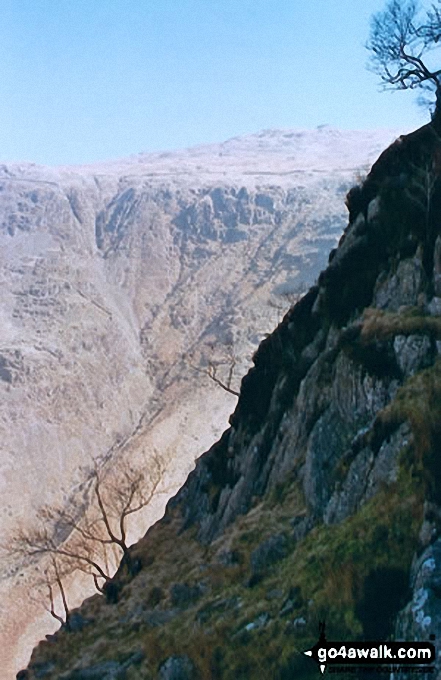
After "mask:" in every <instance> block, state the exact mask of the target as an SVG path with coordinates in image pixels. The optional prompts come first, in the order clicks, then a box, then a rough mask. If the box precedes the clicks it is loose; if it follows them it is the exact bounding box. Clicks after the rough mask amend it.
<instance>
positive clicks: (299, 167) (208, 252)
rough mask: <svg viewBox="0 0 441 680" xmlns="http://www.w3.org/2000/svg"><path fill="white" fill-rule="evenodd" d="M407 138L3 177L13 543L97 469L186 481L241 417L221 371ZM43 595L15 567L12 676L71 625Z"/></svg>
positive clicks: (241, 362)
mask: <svg viewBox="0 0 441 680" xmlns="http://www.w3.org/2000/svg"><path fill="white" fill-rule="evenodd" d="M392 138H393V135H391V133H384V132H373V133H365V132H360V133H352V132H345V133H342V132H338V131H336V130H332V129H329V128H326V127H325V128H321V129H318V130H315V131H312V132H302V131H300V132H298V131H271V130H270V131H266V132H263V133H259V134H257V135H250V136H248V137H244V138H238V139H233V140H229V141H228V142H225V143H223V144H219V145H213V146H209V147H199V148H197V149H190V150H187V151H184V152H176V153H167V154H150V155H146V154H142V155H140V156H136V157H134V158H132V159H128V160H127V161H119V162H115V163H107V164H101V165H97V166H95V167H84V168H82V167H77V168H56V169H50V168H41V167H38V166H35V165H32V164H22V165H11V166H1V168H0V215H1V222H0V243H1V248H0V285H1V287H2V297H1V303H0V319H1V343H0V393H1V409H0V432H1V437H0V442H1V443H0V480H1V488H2V500H3V503H2V508H1V510H0V512H1V525H2V535H3V536H5V535H6V536H7V535H8V533H11V532H12V533H13V532H14V529H15V528H16V526H17V522H18V520H21V521H22V522H23V523H24V524H25V525H26V523H27V522H29V521H30V520H32V517H33V514H34V512H35V509H36V508H38V507H39V506H40V505H41V504H43V503H52V504H57V503H64V502H66V501H67V499H72V498H75V490H76V489H78V487H79V485H80V484H81V483H82V481H83V478H82V476H81V475H82V474H83V473H82V472H81V466H82V465H84V464H90V459H91V458H92V457H93V458H97V459H99V460H104V459H106V460H111V459H112V457H113V456H116V455H118V456H122V455H124V456H128V457H130V459H133V458H136V457H137V456H138V455H140V454H141V453H142V452H143V451H146V450H154V449H156V450H157V451H158V452H160V454H161V456H162V458H163V460H165V461H166V463H167V475H166V479H164V487H163V491H167V493H168V495H170V489H177V488H178V486H179V485H180V484H182V482H183V481H184V479H185V477H186V476H187V474H188V472H189V470H190V469H191V467H192V465H193V461H194V458H195V457H196V456H198V455H200V454H201V453H202V452H203V451H204V450H206V449H207V448H208V446H209V445H211V443H212V442H213V441H214V440H215V439H216V438H217V437H218V436H219V435H220V434H221V432H222V431H223V430H224V429H225V426H226V423H227V418H228V415H229V413H231V410H232V408H233V406H234V398H233V397H231V395H228V394H226V393H225V392H224V391H222V390H221V389H219V388H217V387H216V386H215V385H214V384H213V383H211V382H210V380H208V379H207V377H206V375H205V373H204V371H205V367H206V365H207V360H213V361H214V362H221V363H222V361H225V356H224V350H226V351H227V361H228V352H229V351H230V350H232V351H233V353H234V355H235V357H236V361H237V372H236V376H238V375H239V373H240V372H242V374H243V372H244V371H245V369H246V366H247V364H248V359H247V357H248V356H249V355H250V354H251V353H252V352H253V351H254V350H255V348H256V347H257V345H258V343H259V341H260V340H261V339H262V338H263V337H264V335H265V333H266V332H268V331H270V330H272V328H274V326H275V324H276V323H277V322H278V320H280V319H281V317H282V316H283V313H284V310H286V309H287V308H288V307H289V301H287V297H288V298H289V296H292V295H296V294H299V293H301V292H303V291H304V290H305V287H306V288H307V287H308V286H309V285H310V284H311V283H313V282H314V280H315V279H316V277H317V275H318V273H319V271H320V270H321V268H323V266H324V264H325V261H326V257H327V254H328V252H329V250H330V248H331V247H333V246H334V245H335V244H336V242H337V240H338V238H339V237H340V235H341V232H342V230H343V227H344V223H345V208H344V205H343V199H344V195H345V194H346V192H347V190H348V188H349V186H351V184H352V183H353V180H354V175H355V173H356V172H357V171H358V170H360V168H361V167H362V166H364V165H365V164H366V163H368V162H369V161H370V160H371V161H372V160H373V159H374V158H375V157H376V155H378V153H379V151H380V149H381V148H383V147H384V145H385V143H386V140H387V142H389V141H390V140H391V139H392ZM213 345H214V346H215V350H214V351H215V354H214V356H213V355H212V354H211V352H212V351H213V349H212V348H213ZM221 369H222V367H221V366H220V368H219V370H221ZM207 403H209V404H210V410H211V411H212V413H213V416H212V417H210V418H207V406H206V405H207ZM245 496H246V495H245ZM245 496H244V499H243V502H244V503H245V504H247V503H248V500H247V499H246V497H245ZM164 498H166V495H165V494H163V495H162V496H160V498H159V500H158V502H157V504H156V505H155V506H154V507H153V508H152V509H151V515H150V516H149V517H144V518H143V519H142V526H143V527H144V531H145V526H146V523H147V522H150V521H152V519H154V518H155V517H158V516H160V514H161V511H162V510H163V507H164ZM161 504H162V505H161ZM244 507H245V506H244ZM229 512H230V511H229ZM213 521H214V522H215V520H213ZM144 531H142V532H139V534H138V536H139V535H141V533H144ZM206 531H207V532H208V529H207V530H206ZM208 533H210V532H208ZM208 533H207V536H208ZM32 583H33V581H32V570H31V571H29V570H26V569H24V568H23V565H19V566H18V565H17V564H16V563H15V562H14V561H9V562H8V561H6V562H5V563H4V564H2V579H1V582H0V593H1V597H0V600H1V604H0V639H1V644H0V667H1V668H2V672H3V673H4V677H7V676H9V677H12V674H13V673H12V670H11V666H12V667H14V666H13V664H14V663H18V662H19V663H20V666H21V665H23V664H24V663H25V660H26V659H27V658H28V657H29V652H30V647H28V648H26V647H25V646H24V642H23V640H24V641H25V642H26V644H27V645H29V639H33V641H36V640H37V639H40V638H41V637H42V636H43V635H44V633H45V632H49V631H50V628H49V626H53V622H52V621H50V619H49V621H50V623H49V624H48V619H46V620H45V621H42V620H41V619H40V618H39V616H40V614H39V612H40V609H39V606H37V605H35V603H34V604H32V603H30V602H29V600H28V599H27V595H26V593H27V592H28V591H31V593H32ZM83 586H84V584H81V586H80V588H81V589H82V588H83ZM84 595H85V593H84V591H83V592H82V593H80V594H79V595H78V594H77V595H76V597H77V598H78V597H81V599H84ZM70 599H71V601H72V600H73V601H75V600H74V594H73V593H71V594H70ZM16 670H17V666H15V671H16Z"/></svg>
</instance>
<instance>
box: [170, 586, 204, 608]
mask: <svg viewBox="0 0 441 680" xmlns="http://www.w3.org/2000/svg"><path fill="white" fill-rule="evenodd" d="M203 591H204V588H203V587H202V586H200V585H194V586H189V585H188V584H187V583H174V584H173V585H172V587H171V588H170V599H171V603H172V606H173V607H178V608H180V609H186V608H187V607H190V606H191V605H192V604H195V603H196V602H197V601H198V600H199V598H200V597H201V595H202V593H203Z"/></svg>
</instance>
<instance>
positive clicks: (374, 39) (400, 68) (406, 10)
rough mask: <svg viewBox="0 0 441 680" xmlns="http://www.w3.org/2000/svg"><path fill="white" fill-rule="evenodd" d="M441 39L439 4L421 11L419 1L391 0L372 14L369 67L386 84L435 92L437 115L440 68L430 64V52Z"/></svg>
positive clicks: (391, 86)
mask: <svg viewBox="0 0 441 680" xmlns="http://www.w3.org/2000/svg"><path fill="white" fill-rule="evenodd" d="M437 4H438V5H439V4H440V0H438V3H437ZM440 38H441V9H440V8H439V7H438V6H436V4H432V6H431V9H429V10H427V11H426V12H424V13H420V10H419V5H418V3H417V2H416V0H390V1H389V2H388V3H387V5H386V8H385V10H384V11H382V12H378V13H376V14H374V16H373V17H372V19H371V31H370V38H369V41H368V43H367V45H366V47H367V48H368V49H369V50H370V51H371V52H372V55H371V59H370V68H371V70H372V71H374V72H375V73H377V74H378V75H379V76H380V78H381V81H382V82H383V84H384V87H385V88H392V89H399V90H407V89H414V88H423V89H426V90H430V91H432V92H435V93H436V109H435V114H437V113H438V111H439V109H440V107H441V69H433V68H432V67H431V66H429V63H430V58H429V61H428V57H427V55H428V53H429V52H430V51H431V50H433V49H435V48H436V47H437V43H438V42H439V40H440Z"/></svg>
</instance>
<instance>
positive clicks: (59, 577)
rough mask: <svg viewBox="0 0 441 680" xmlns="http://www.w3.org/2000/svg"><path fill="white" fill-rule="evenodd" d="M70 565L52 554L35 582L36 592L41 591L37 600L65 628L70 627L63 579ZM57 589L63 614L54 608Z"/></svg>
mask: <svg viewBox="0 0 441 680" xmlns="http://www.w3.org/2000/svg"><path fill="white" fill-rule="evenodd" d="M70 566H71V565H70V564H67V563H65V564H64V565H61V564H60V561H59V559H57V558H56V557H54V556H53V555H52V556H51V558H50V563H49V565H48V566H47V567H46V568H45V569H44V571H43V574H42V577H41V578H40V579H39V581H37V583H36V590H37V593H39V592H41V595H40V598H39V601H41V602H43V606H44V609H45V610H46V611H47V612H48V614H50V615H51V616H52V618H54V619H55V620H56V621H58V622H59V623H61V625H62V626H64V627H65V628H66V629H67V630H69V627H70V609H69V606H68V603H67V595H66V590H65V587H64V583H63V579H64V578H65V577H66V576H67V575H68V574H70V573H71V569H70ZM57 590H58V593H59V596H60V599H61V604H62V608H63V614H58V613H57V610H56V597H57V596H56V591H57ZM33 599H36V598H35V597H34V598H33Z"/></svg>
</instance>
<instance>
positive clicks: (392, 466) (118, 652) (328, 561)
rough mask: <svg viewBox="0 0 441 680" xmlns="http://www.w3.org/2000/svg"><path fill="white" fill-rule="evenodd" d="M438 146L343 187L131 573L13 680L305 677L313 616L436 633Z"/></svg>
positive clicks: (339, 629)
mask: <svg viewBox="0 0 441 680" xmlns="http://www.w3.org/2000/svg"><path fill="white" fill-rule="evenodd" d="M440 154H441V142H440V139H439V137H438V135H437V134H436V133H435V131H434V130H433V128H432V126H431V125H427V126H425V127H424V128H422V129H420V130H418V131H417V132H415V133H412V134H410V135H408V136H405V137H402V138H401V139H400V140H398V141H397V142H396V143H395V144H393V145H392V146H391V147H390V148H388V149H387V150H386V151H385V152H384V153H383V154H382V155H381V157H380V158H379V160H378V161H377V162H376V163H375V165H374V166H373V168H372V171H371V172H370V174H369V176H368V177H367V179H366V181H365V182H364V183H362V184H361V185H360V186H357V187H355V188H353V189H352V190H351V191H350V192H349V194H348V198H347V205H348V208H349V213H350V221H349V226H348V227H347V228H346V230H345V233H344V235H343V237H342V239H341V241H340V244H339V247H338V248H337V249H336V250H334V251H332V252H331V255H330V258H329V265H328V267H327V268H326V269H325V270H324V271H323V272H322V274H321V275H320V277H319V279H318V283H317V285H315V286H313V287H312V288H311V289H310V290H309V292H308V293H307V294H306V295H305V296H304V297H303V298H302V299H301V300H300V301H299V302H298V303H297V304H296V305H295V306H294V307H293V308H292V309H291V310H290V311H289V312H288V313H287V314H286V316H285V317H284V319H283V321H282V322H281V323H280V325H279V326H278V327H277V329H276V330H275V331H274V332H273V333H272V334H271V335H270V336H269V337H268V338H267V339H265V340H264V341H263V342H262V343H261V345H260V347H259V349H258V351H257V352H256V354H255V356H254V360H253V361H254V365H253V368H252V369H251V370H250V371H249V373H248V374H247V375H246V376H245V378H244V379H243V381H242V386H241V392H240V398H239V401H238V404H237V408H236V410H235V412H234V414H233V415H232V416H231V419H230V424H231V426H230V428H229V429H228V430H227V431H226V432H225V433H224V435H223V436H222V437H221V439H220V440H219V441H218V442H217V443H216V444H215V445H214V446H213V447H212V448H211V449H210V450H209V451H208V452H207V453H206V454H204V455H203V456H202V457H201V459H200V460H199V461H198V463H197V466H196V469H195V470H194V471H193V472H192V473H191V474H190V476H189V478H188V480H187V482H186V483H185V485H184V486H183V488H182V489H181V490H180V491H179V493H178V494H177V495H176V497H175V498H174V499H172V500H171V501H170V502H169V503H168V506H167V511H166V514H165V517H164V518H163V519H162V520H161V521H160V522H158V523H157V524H156V525H155V526H154V527H152V528H151V529H150V530H149V531H148V532H147V534H146V536H145V538H144V539H142V540H141V541H140V542H139V543H138V544H137V545H135V546H134V547H133V549H132V555H133V557H134V558H136V559H137V564H138V566H139V572H138V573H137V574H136V575H135V576H133V574H132V575H130V574H128V573H127V568H126V566H125V565H124V564H122V565H121V567H120V569H119V571H118V573H117V574H116V576H115V578H114V580H113V583H112V587H110V588H109V590H108V592H107V597H102V596H94V597H92V598H90V599H89V600H87V601H86V602H84V604H83V605H82V607H81V608H80V609H79V610H78V612H77V613H76V617H77V623H78V625H77V626H76V630H75V631H74V632H66V631H64V630H60V631H59V632H58V633H56V635H54V636H52V637H50V639H48V640H46V641H45V642H42V643H40V645H39V646H38V647H37V648H36V650H35V651H34V654H33V656H32V659H31V663H30V665H29V667H28V669H27V670H26V671H22V673H21V674H19V676H17V677H19V678H21V679H22V680H24V679H25V678H26V679H29V680H31V679H32V680H33V679H34V678H35V679H36V678H45V679H47V680H52V679H55V678H57V679H63V680H74V679H77V680H79V679H80V678H95V677H96V678H98V677H99V678H108V679H110V678H117V677H118V678H119V677H121V678H122V677H124V678H126V679H127V680H131V679H135V678H146V679H147V678H152V679H153V678H154V679H155V680H156V679H158V680H172V679H176V678H180V679H188V680H190V679H197V678H199V679H203V680H205V679H209V678H222V679H223V680H238V679H239V678H243V679H245V678H247V679H248V678H254V677H265V678H278V679H282V678H288V677H289V678H291V677H296V678H307V677H315V676H316V673H317V669H316V666H315V664H314V663H313V662H312V661H311V660H309V659H307V658H306V657H304V656H302V655H301V651H302V650H304V649H307V648H308V647H310V646H311V645H312V644H314V643H315V642H316V640H317V633H318V626H317V624H318V622H319V621H323V620H325V621H326V626H327V635H328V639H334V640H353V639H390V638H391V637H396V638H397V639H407V640H427V639H428V638H429V635H430V634H433V635H435V637H436V640H438V641H439V639H440V637H441V629H440V627H441V624H440V621H441V599H440V588H439V578H440V573H441V571H440V570H441V538H439V532H440V519H441V487H440V479H441V476H440V460H441V450H440V442H441V429H440V428H441V417H440V416H441V379H440V378H441V357H440V351H441V217H440V216H441V176H440V167H441V166H440V164H439V158H440V157H441V155H440ZM437 658H439V657H437ZM437 673H440V667H439V662H438V661H437Z"/></svg>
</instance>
